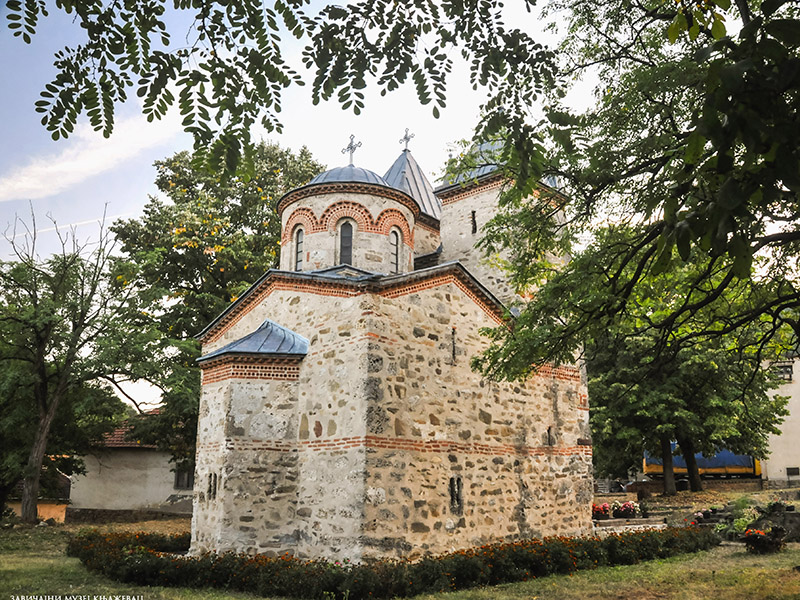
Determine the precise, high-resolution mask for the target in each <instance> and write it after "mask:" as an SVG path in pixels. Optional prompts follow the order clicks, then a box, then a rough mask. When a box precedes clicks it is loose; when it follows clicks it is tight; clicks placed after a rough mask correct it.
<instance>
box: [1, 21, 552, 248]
mask: <svg viewBox="0 0 800 600" xmlns="http://www.w3.org/2000/svg"><path fill="white" fill-rule="evenodd" d="M6 13H7V9H6V8H5V6H3V7H2V8H0V18H1V19H2V21H3V29H2V30H0V57H2V60H0V81H3V82H5V84H4V85H3V86H2V89H0V110H2V114H3V115H4V117H5V118H4V119H3V120H2V121H0V140H1V142H0V233H3V232H4V233H5V236H6V237H11V238H15V241H17V242H21V241H23V240H24V235H25V231H26V227H27V228H30V226H31V223H32V220H33V218H35V221H36V227H37V231H38V240H37V249H38V251H39V254H40V255H42V256H44V255H47V254H49V253H50V252H53V251H56V250H57V249H58V236H57V232H56V226H58V228H59V229H60V230H61V232H62V233H64V232H66V231H68V230H70V229H71V228H74V230H75V232H76V234H77V237H78V239H79V240H80V241H88V240H90V239H93V238H96V237H97V234H98V223H99V222H100V220H102V219H103V218H104V215H105V222H106V224H111V223H112V222H113V221H115V220H116V219H118V218H133V217H137V216H139V215H140V214H141V211H142V209H143V207H144V205H145V204H146V202H147V200H148V196H149V195H157V190H156V188H155V186H154V185H153V180H154V179H155V169H154V167H153V162H154V161H156V160H159V159H163V158H166V157H168V156H171V155H172V154H174V153H175V152H177V151H180V150H188V149H191V146H192V141H191V138H190V136H189V135H188V134H185V133H184V132H182V130H181V127H180V121H179V118H178V117H177V115H176V113H177V111H173V112H172V113H170V114H168V115H167V117H165V118H164V119H163V120H161V121H157V122H154V123H147V121H146V119H145V118H144V117H142V116H141V111H140V106H139V104H138V102H137V99H136V97H135V91H134V90H132V91H131V92H130V95H131V96H133V97H134V98H133V99H132V100H129V101H128V102H127V103H126V104H125V105H122V106H119V107H118V108H117V116H116V122H115V127H114V132H113V134H112V135H111V137H110V138H109V139H105V138H103V137H102V135H101V134H99V133H97V132H94V131H93V130H92V129H91V127H90V126H89V125H88V122H87V120H86V119H85V117H84V118H83V119H81V121H79V124H78V126H77V128H76V130H75V132H74V133H73V134H72V136H70V137H69V138H68V139H66V140H59V141H53V140H52V139H51V138H50V134H49V133H48V132H47V131H46V130H45V128H44V127H43V126H42V125H41V124H40V122H39V121H40V115H39V114H38V113H36V112H35V110H34V103H35V102H36V100H37V99H38V98H39V93H40V91H41V90H42V89H43V86H44V85H45V84H46V83H47V82H49V81H50V80H51V79H52V77H53V76H54V74H55V68H54V67H53V66H52V63H53V53H54V52H55V51H56V50H58V49H60V48H62V47H64V46H65V45H73V44H75V43H76V42H77V41H79V37H78V36H79V35H80V29H79V28H78V27H77V26H76V25H75V24H74V23H73V22H72V21H71V19H70V18H69V17H68V16H66V15H63V14H61V13H59V12H57V11H56V10H52V11H51V15H50V16H49V17H48V18H46V19H44V20H43V21H42V22H41V23H40V25H39V29H38V32H37V34H36V35H35V36H34V38H33V42H32V43H31V44H30V45H27V44H25V43H23V42H22V40H21V39H19V38H12V36H11V35H10V32H9V30H8V29H6V28H5V15H6ZM524 18H527V19H529V22H530V25H531V27H538V24H537V21H536V19H534V18H532V17H531V16H528V15H525V16H524ZM515 24H516V23H515ZM181 35H182V32H180V33H179V34H178V35H173V39H176V38H179V37H180V36H181ZM301 49H302V48H301V46H300V45H297V46H296V47H293V48H291V49H290V51H289V53H288V54H287V58H288V59H289V60H290V61H291V62H292V63H293V66H295V68H297V69H298V70H302V64H301V63H300V60H299V58H300V52H301ZM467 82H468V72H467V69H466V66H465V65H457V66H456V69H455V71H454V73H453V74H452V76H451V84H450V87H449V90H448V107H447V108H446V109H445V110H444V111H443V112H442V115H441V116H440V117H439V118H438V119H436V118H434V117H433V116H432V113H431V106H430V105H429V106H427V107H425V106H421V105H419V103H418V102H417V100H416V94H415V92H414V89H413V87H412V86H411V85H408V86H405V87H404V88H401V89H400V90H398V91H396V92H393V93H391V94H389V95H387V96H385V97H380V96H379V95H378V93H377V92H372V91H371V90H368V93H367V99H366V108H365V110H364V111H363V112H362V114H361V115H358V116H357V115H354V114H353V113H352V112H346V111H342V110H341V108H340V107H339V105H338V103H336V102H335V101H332V102H327V103H322V104H320V105H318V106H314V105H312V103H311V101H310V86H305V87H292V88H290V89H288V90H287V91H285V92H284V97H283V111H282V113H281V119H282V122H283V124H284V131H283V133H282V134H280V135H278V134H275V133H267V132H265V131H263V130H262V129H261V128H260V127H259V128H256V129H255V130H254V131H253V136H254V139H256V140H258V139H265V140H268V141H272V142H277V143H279V144H281V145H282V146H284V147H289V148H291V149H293V150H299V149H300V148H301V147H302V146H304V145H305V146H307V147H308V148H309V149H310V150H311V152H312V154H313V155H314V157H315V158H316V159H317V160H319V161H321V162H322V163H323V164H326V165H327V166H328V168H333V167H336V166H342V165H346V164H347V162H348V156H347V155H345V154H343V153H342V149H343V148H344V147H345V146H346V145H347V144H348V142H349V138H350V135H355V139H356V141H357V142H358V141H360V142H361V143H362V146H361V147H360V148H359V150H358V151H357V152H356V154H355V157H354V162H355V164H356V165H357V166H360V167H365V168H368V169H371V170H373V171H375V172H377V173H378V174H379V175H383V173H385V172H386V170H387V169H388V168H389V166H390V165H391V164H392V162H394V160H395V159H396V158H397V156H398V155H399V153H400V152H401V151H402V149H403V147H404V146H403V145H402V144H401V143H400V138H401V137H403V135H404V133H405V129H406V128H409V130H410V133H412V134H413V135H414V138H413V139H412V141H411V142H410V144H409V148H410V150H411V151H412V153H413V154H414V156H415V158H416V159H417V162H418V163H419V164H420V165H421V166H422V168H423V169H424V170H425V171H426V172H427V174H428V177H429V178H430V179H431V181H432V183H434V185H435V179H437V178H438V177H439V176H440V175H441V171H442V169H443V167H444V164H445V161H446V160H447V157H448V150H449V147H450V144H452V143H453V142H456V141H457V140H459V139H464V138H469V137H470V136H471V134H472V130H473V128H474V126H475V124H476V123H477V119H478V113H479V106H480V104H481V102H482V101H483V100H484V98H485V93H484V92H482V91H481V90H479V91H474V90H472V89H471V87H470V86H469V85H468V83H467ZM10 252H11V246H10V244H9V243H8V241H7V240H5V239H2V238H0V260H2V259H5V260H7V259H9V258H11V257H12V256H11V253H10Z"/></svg>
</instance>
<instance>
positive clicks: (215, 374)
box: [200, 355, 300, 385]
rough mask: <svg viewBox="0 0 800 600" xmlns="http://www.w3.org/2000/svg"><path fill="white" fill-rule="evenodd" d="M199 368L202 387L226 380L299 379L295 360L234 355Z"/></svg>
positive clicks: (297, 363)
mask: <svg viewBox="0 0 800 600" xmlns="http://www.w3.org/2000/svg"><path fill="white" fill-rule="evenodd" d="M200 368H201V370H202V371H201V384H202V385H208V384H209V383H217V382H219V381H225V380H227V379H275V380H279V381H297V379H299V378H300V361H299V360H297V359H274V358H263V359H256V360H253V359H249V358H245V357H240V356H235V355H234V356H226V357H224V358H222V359H221V360H216V361H209V362H208V363H206V364H201V365H200Z"/></svg>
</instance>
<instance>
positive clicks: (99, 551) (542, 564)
mask: <svg viewBox="0 0 800 600" xmlns="http://www.w3.org/2000/svg"><path fill="white" fill-rule="evenodd" d="M183 543H185V541H184V540H183V539H165V538H163V536H161V537H154V536H150V537H147V536H146V534H101V533H97V532H85V533H82V534H79V535H78V536H76V537H75V538H73V539H72V540H71V541H70V543H69V546H68V550H67V553H68V555H70V556H76V557H78V558H79V559H80V560H81V561H82V562H83V563H84V565H86V567H87V568H89V569H91V570H96V571H100V572H102V573H104V574H105V575H107V576H108V577H111V578H114V579H117V580H119V581H123V582H126V583H135V584H146V585H168V586H183V587H203V588H207V587H218V588H224V589H231V590H239V591H247V592H251V593H257V594H259V595H262V596H281V597H290V598H314V599H316V598H320V597H328V596H331V595H337V597H339V595H341V596H342V597H347V598H349V599H350V600H362V599H365V598H392V597H408V596H414V595H417V594H421V593H426V592H438V591H447V590H456V589H465V588H469V587H474V586H477V585H486V584H488V585H496V584H499V583H508V582H513V581H525V580H528V579H533V578H536V577H544V576H547V575H551V574H556V573H573V572H575V571H576V570H578V569H594V568H596V567H598V566H604V565H616V564H634V563H637V562H640V561H643V560H652V559H655V558H665V557H668V556H674V555H677V554H682V553H686V552H697V551H699V550H707V549H709V548H712V547H713V546H715V545H717V544H718V543H719V539H718V538H717V537H716V536H715V535H714V534H713V533H712V532H711V531H710V530H708V529H698V528H685V529H666V530H647V531H641V532H636V533H626V534H621V535H616V534H615V535H610V536H608V537H607V538H605V539H599V538H563V537H558V538H545V539H544V540H535V539H533V540H522V541H518V542H510V543H505V544H490V545H486V546H481V547H480V548H473V549H469V550H460V551H457V552H453V553H450V554H445V555H442V556H437V557H426V558H423V559H421V560H419V561H417V562H413V563H412V562H410V561H377V562H373V563H369V564H363V565H351V564H342V563H339V562H338V561H337V562H336V563H328V562H324V561H307V560H300V559H297V558H294V557H292V556H290V555H288V554H285V555H283V556H280V557H275V558H270V557H267V556H264V555H255V556H252V555H244V554H204V555H201V556H197V557H186V556H176V555H174V554H168V552H170V551H175V550H178V549H180V546H181V545H182V544H183Z"/></svg>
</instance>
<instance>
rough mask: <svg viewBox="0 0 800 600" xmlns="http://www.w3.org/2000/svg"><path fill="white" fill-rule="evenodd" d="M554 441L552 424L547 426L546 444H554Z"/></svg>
mask: <svg viewBox="0 0 800 600" xmlns="http://www.w3.org/2000/svg"><path fill="white" fill-rule="evenodd" d="M555 443H556V436H555V434H554V433H553V426H552V425H551V426H550V427H548V428H547V445H548V446H555Z"/></svg>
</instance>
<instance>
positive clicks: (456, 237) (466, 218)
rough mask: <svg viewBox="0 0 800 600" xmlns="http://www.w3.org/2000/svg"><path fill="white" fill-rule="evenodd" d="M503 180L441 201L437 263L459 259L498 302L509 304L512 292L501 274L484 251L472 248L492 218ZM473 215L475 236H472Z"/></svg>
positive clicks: (467, 189) (468, 189)
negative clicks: (439, 256) (439, 249)
mask: <svg viewBox="0 0 800 600" xmlns="http://www.w3.org/2000/svg"><path fill="white" fill-rule="evenodd" d="M501 184H502V181H500V180H498V181H495V182H492V183H487V184H485V185H482V186H478V187H476V188H471V189H470V188H466V189H465V190H464V191H463V192H461V193H459V194H457V195H455V196H452V197H449V198H444V199H443V200H442V220H441V239H442V246H443V247H442V256H441V259H440V262H442V263H443V262H449V261H452V260H458V261H460V262H461V264H463V265H464V266H465V267H466V268H467V270H469V272H470V273H472V275H474V276H475V277H476V278H477V279H478V280H479V281H480V282H481V283H482V284H483V285H485V286H486V287H487V288H488V289H489V290H490V291H491V292H492V293H493V294H494V295H495V296H497V298H498V299H499V300H500V301H501V302H506V303H507V302H509V301H510V300H511V299H512V298H513V297H514V291H513V289H512V288H511V286H509V284H508V280H507V279H506V277H505V276H504V275H503V272H502V271H500V269H499V268H498V267H497V265H493V264H492V262H491V259H489V258H486V257H485V256H484V255H483V251H482V250H480V249H478V248H475V244H476V243H477V242H478V240H480V239H481V236H482V233H481V229H482V227H483V226H484V225H486V223H487V222H488V221H489V220H490V219H491V218H492V217H493V216H494V215H495V212H496V210H497V194H498V192H499V189H500V186H501ZM473 214H474V223H475V229H476V231H475V233H473Z"/></svg>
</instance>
